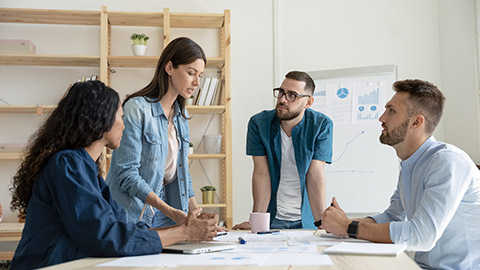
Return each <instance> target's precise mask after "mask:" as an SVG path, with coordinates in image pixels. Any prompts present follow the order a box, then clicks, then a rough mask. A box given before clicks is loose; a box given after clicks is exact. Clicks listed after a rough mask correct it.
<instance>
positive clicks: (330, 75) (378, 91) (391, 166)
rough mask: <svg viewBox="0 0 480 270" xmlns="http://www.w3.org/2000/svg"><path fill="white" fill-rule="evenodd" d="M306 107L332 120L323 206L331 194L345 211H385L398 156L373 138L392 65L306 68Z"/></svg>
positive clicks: (389, 91) (378, 131)
mask: <svg viewBox="0 0 480 270" xmlns="http://www.w3.org/2000/svg"><path fill="white" fill-rule="evenodd" d="M308 74H310V76H311V77H312V78H313V80H314V81H315V85H316V88H315V93H314V97H315V101H314V103H313V105H312V107H311V108H312V109H313V110H316V111H320V112H322V113H324V114H326V115H328V116H329V117H330V118H331V119H332V120H333V157H332V164H326V165H325V176H326V200H327V205H329V204H330V201H331V199H332V197H333V196H335V197H336V198H337V201H338V202H339V204H340V207H341V208H342V209H343V210H344V211H345V212H348V213H376V212H382V211H383V210H385V209H386V208H387V207H388V205H389V203H390V197H391V195H392V194H393V192H394V191H395V188H396V183H397V179H398V173H399V159H398V158H397V156H396V153H395V151H394V149H393V148H392V147H391V146H388V145H383V144H381V143H380V141H379V136H380V134H381V130H382V128H381V123H380V122H379V121H378V118H379V117H380V116H381V114H382V113H383V112H384V110H385V108H384V106H385V104H386V102H388V100H390V98H391V97H392V96H393V94H394V91H393V90H392V84H393V83H394V82H395V81H396V78H397V70H396V67H395V66H394V65H385V66H371V67H360V68H348V69H337V70H322V71H311V72H308Z"/></svg>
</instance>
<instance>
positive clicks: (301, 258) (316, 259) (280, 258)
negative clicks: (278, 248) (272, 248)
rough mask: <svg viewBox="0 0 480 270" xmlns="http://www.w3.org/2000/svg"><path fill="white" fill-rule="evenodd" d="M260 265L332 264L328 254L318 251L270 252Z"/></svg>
mask: <svg viewBox="0 0 480 270" xmlns="http://www.w3.org/2000/svg"><path fill="white" fill-rule="evenodd" d="M262 265H315V266H319V265H333V262H332V260H331V259H330V257H329V256H328V255H322V254H318V253H286V254H285V253H283V254H272V255H271V256H269V257H268V259H267V260H266V261H265V262H264V263H263V264H262Z"/></svg>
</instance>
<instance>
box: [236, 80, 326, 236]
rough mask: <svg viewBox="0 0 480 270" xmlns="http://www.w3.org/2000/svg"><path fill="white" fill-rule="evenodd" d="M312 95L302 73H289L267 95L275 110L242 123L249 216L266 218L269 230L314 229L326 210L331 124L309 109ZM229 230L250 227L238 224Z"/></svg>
mask: <svg viewBox="0 0 480 270" xmlns="http://www.w3.org/2000/svg"><path fill="white" fill-rule="evenodd" d="M314 91H315V83H314V82H313V80H312V78H311V77H310V76H309V75H308V74H307V73H305V72H301V71H291V72H289V73H288V74H287V75H285V79H284V81H283V82H282V85H281V86H280V87H279V88H275V89H273V95H274V97H276V98H277V105H276V108H275V109H274V110H269V111H262V112H260V113H258V114H256V115H254V116H252V117H251V118H250V122H249V123H248V133H247V155H250V156H252V157H253V164H254V169H253V177H252V182H253V200H254V201H253V212H263V213H265V212H269V213H270V221H271V224H270V227H271V228H272V229H299V228H304V229H314V228H315V227H318V226H320V218H321V215H322V213H323V211H324V209H325V208H326V207H325V174H324V170H323V168H324V165H325V163H331V161H332V131H333V123H332V121H331V120H330V118H328V117H327V116H326V115H324V114H322V113H320V112H316V111H314V110H312V109H309V107H310V106H311V105H312V104H313V101H314V98H313V92H314ZM315 221H317V222H315ZM314 223H315V225H314ZM233 229H250V225H249V223H248V222H243V223H241V224H238V225H235V226H234V227H233Z"/></svg>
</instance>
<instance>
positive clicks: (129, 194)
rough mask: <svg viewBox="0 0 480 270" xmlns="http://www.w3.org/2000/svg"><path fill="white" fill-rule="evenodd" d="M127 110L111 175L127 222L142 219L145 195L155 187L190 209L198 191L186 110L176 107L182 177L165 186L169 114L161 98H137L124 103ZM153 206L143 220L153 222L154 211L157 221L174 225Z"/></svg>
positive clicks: (175, 203) (109, 178)
mask: <svg viewBox="0 0 480 270" xmlns="http://www.w3.org/2000/svg"><path fill="white" fill-rule="evenodd" d="M123 111H124V116H123V122H124V124H125V130H124V131H123V137H122V141H121V143H120V147H119V148H117V149H116V150H115V151H113V155H112V161H111V164H110V170H109V172H108V175H107V183H108V185H109V186H110V189H111V191H112V196H113V198H114V199H115V200H116V201H117V202H118V203H119V204H121V205H122V206H123V207H124V208H125V211H126V213H127V220H128V221H133V222H138V221H139V218H140V214H141V212H142V209H143V207H144V205H145V199H146V198H147V195H148V194H149V193H150V192H152V191H153V192H155V194H157V195H158V196H159V197H160V199H162V200H164V201H166V202H167V203H168V204H169V205H170V206H172V207H174V208H176V209H180V210H182V211H183V212H185V213H187V212H188V201H189V198H190V197H193V196H195V194H194V192H193V187H192V180H191V177H190V174H189V173H188V147H189V142H190V138H189V128H188V120H187V119H185V118H184V117H183V116H182V115H181V110H180V106H179V104H178V103H177V102H175V104H174V109H173V111H172V113H175V115H174V117H173V124H174V125H175V128H176V130H177V139H178V141H179V149H178V161H177V179H176V180H175V181H174V182H172V183H171V184H169V185H167V186H164V185H163V180H164V175H165V164H166V160H167V153H168V119H167V117H166V115H165V113H164V111H163V108H162V106H161V104H160V102H153V103H152V102H148V101H147V100H146V99H145V98H144V97H134V98H131V99H130V100H128V101H127V102H126V103H125V105H124V108H123ZM186 115H187V117H188V114H187V113H186ZM171 185H174V188H170V189H168V190H169V191H171V193H174V194H170V193H169V194H167V192H166V190H167V188H166V187H168V186H171ZM167 197H168V200H166V198H167ZM154 211H155V213H152V211H151V210H150V207H148V206H147V207H146V209H145V212H144V214H143V218H142V221H144V222H145V223H147V224H148V225H152V224H153V217H154V216H155V224H154V225H155V226H157V225H156V224H164V225H163V226H167V225H172V220H171V219H170V218H168V217H167V216H165V215H164V214H163V213H162V212H160V211H159V210H158V209H156V208H154ZM173 224H174V223H173ZM158 226H162V225H158Z"/></svg>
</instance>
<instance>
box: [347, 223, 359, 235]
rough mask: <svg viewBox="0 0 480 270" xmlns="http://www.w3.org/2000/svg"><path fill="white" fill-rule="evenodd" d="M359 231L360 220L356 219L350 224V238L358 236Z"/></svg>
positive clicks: (348, 231)
mask: <svg viewBox="0 0 480 270" xmlns="http://www.w3.org/2000/svg"><path fill="white" fill-rule="evenodd" d="M357 232H358V221H356V220H354V221H352V222H351V223H350V224H348V230H347V233H348V236H349V237H350V238H357Z"/></svg>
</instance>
